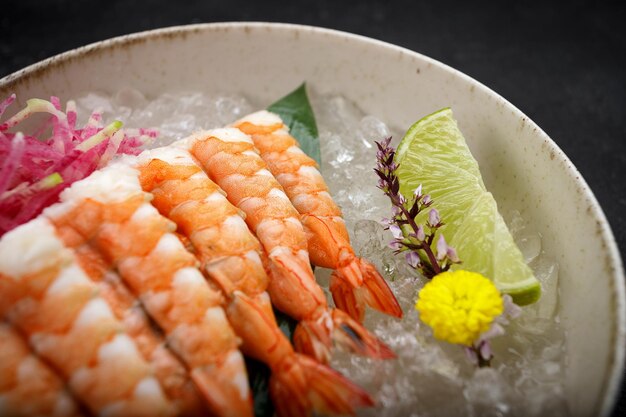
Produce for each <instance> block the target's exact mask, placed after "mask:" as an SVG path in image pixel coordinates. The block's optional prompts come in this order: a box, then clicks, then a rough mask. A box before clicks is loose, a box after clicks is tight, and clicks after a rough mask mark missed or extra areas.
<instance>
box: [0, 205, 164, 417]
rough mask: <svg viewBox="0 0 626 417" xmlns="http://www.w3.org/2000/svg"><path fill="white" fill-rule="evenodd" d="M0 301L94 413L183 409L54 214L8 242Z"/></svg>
mask: <svg viewBox="0 0 626 417" xmlns="http://www.w3.org/2000/svg"><path fill="white" fill-rule="evenodd" d="M0 305H1V306H2V310H1V313H2V314H3V315H4V317H5V319H6V320H8V321H9V322H10V323H12V324H13V325H14V326H15V327H16V328H19V330H20V332H21V333H22V334H24V335H25V337H26V338H27V340H28V343H29V345H30V346H32V347H33V349H34V351H35V352H36V353H37V355H38V356H39V357H41V358H42V359H45V361H46V362H48V363H50V364H51V365H53V366H54V367H55V369H57V370H58V371H59V372H60V373H61V375H62V377H63V379H64V381H66V383H67V384H68V386H69V387H70V389H71V391H72V392H73V393H74V394H75V396H76V397H77V398H80V399H81V400H82V401H83V402H84V404H85V405H86V406H87V407H88V408H89V409H90V411H91V412H93V413H94V414H102V415H107V416H169V415H174V413H175V412H176V410H175V407H174V405H173V404H172V403H171V402H170V400H169V399H168V398H167V397H166V395H165V393H164V392H163V389H162V387H161V386H160V384H159V382H158V381H157V379H156V378H155V377H154V376H153V375H152V373H151V368H150V365H149V363H147V362H146V361H145V360H144V358H143V357H142V355H141V353H140V352H139V349H138V347H137V345H136V344H135V343H134V341H133V340H132V338H130V337H129V336H128V335H127V334H126V333H125V332H124V328H123V325H122V323H121V322H120V321H119V320H118V319H117V318H116V317H115V315H114V313H113V312H112V310H111V308H110V307H109V305H108V304H107V303H106V301H105V300H104V299H103V298H102V297H100V295H99V291H98V288H97V286H96V284H94V283H93V282H92V281H91V280H89V278H88V277H87V275H86V273H85V272H84V271H83V269H82V268H81V267H80V265H79V264H78V263H77V262H76V258H75V257H74V254H73V252H72V251H71V250H70V249H68V248H67V247H65V246H64V245H63V243H62V241H61V240H60V239H59V238H58V237H57V235H56V233H55V229H54V227H53V226H52V224H51V223H50V222H49V221H47V220H46V219H44V218H41V217H40V218H38V219H35V220H33V221H31V222H29V223H27V224H25V225H22V226H20V227H18V228H16V229H14V230H12V231H11V232H9V233H7V234H5V235H4V236H3V237H2V239H1V240H0Z"/></svg>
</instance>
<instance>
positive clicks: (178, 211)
mask: <svg viewBox="0 0 626 417" xmlns="http://www.w3.org/2000/svg"><path fill="white" fill-rule="evenodd" d="M140 159H141V161H142V162H141V163H140V165H139V169H140V171H141V176H140V179H141V184H142V187H143V188H144V190H146V191H149V192H151V193H152V195H153V196H154V200H153V201H152V204H153V205H154V206H155V207H156V208H157V209H158V210H159V211H160V212H161V214H163V215H164V216H166V217H168V218H170V219H171V220H173V221H174V222H175V223H176V224H177V225H178V230H179V232H181V233H182V234H183V235H184V236H186V237H187V238H188V239H189V241H190V243H191V245H192V246H193V248H194V249H195V254H196V256H197V257H198V259H199V260H200V262H201V264H202V270H203V271H205V272H206V273H207V275H208V277H209V278H210V279H212V280H213V281H214V282H215V283H217V285H218V286H219V287H220V288H221V289H222V292H223V294H224V295H225V308H226V312H227V315H228V319H229V321H230V323H231V325H232V326H233V328H234V329H235V332H236V333H237V335H239V336H240V337H241V338H242V339H243V345H242V348H243V350H244V352H245V353H246V354H248V355H249V356H251V357H253V358H255V359H257V360H260V361H262V362H264V363H266V364H267V365H268V366H269V367H270V369H271V370H272V377H271V379H270V386H271V393H272V400H273V403H274V405H275V407H276V410H277V413H278V415H279V416H294V417H295V416H304V415H309V414H310V412H311V411H312V410H315V411H317V412H321V413H332V414H346V413H353V412H354V408H355V407H359V406H369V405H372V400H371V399H370V397H369V396H368V395H367V393H365V392H364V391H362V390H361V389H359V388H358V387H356V386H355V385H354V384H352V383H351V382H349V381H348V380H346V379H345V378H343V377H342V376H341V375H339V374H337V373H336V372H334V371H332V370H330V369H329V368H327V367H325V366H322V365H319V364H317V363H315V362H314V361H311V360H310V359H307V358H306V357H305V356H302V355H299V354H296V353H295V352H294V351H293V349H292V347H291V344H290V343H289V341H288V340H287V338H286V337H285V336H284V335H283V333H282V332H281V330H280V329H279V327H278V325H277V324H276V320H275V318H274V314H273V312H272V307H271V303H270V299H269V296H268V295H267V293H266V292H265V289H266V287H267V284H268V279H267V276H266V274H265V270H264V267H263V262H262V257H263V256H264V254H263V250H262V248H261V245H260V244H259V242H258V241H257V239H256V238H255V237H254V236H253V235H252V233H251V232H250V230H249V229H248V226H247V225H246V223H245V222H244V220H243V219H242V217H241V216H240V214H239V210H238V209H237V208H236V207H235V206H233V205H232V204H231V203H229V202H228V200H227V199H226V198H225V197H224V195H223V191H221V190H220V188H219V187H218V186H217V185H216V184H215V183H214V182H212V181H211V180H210V179H209V178H208V177H207V175H206V174H205V173H204V172H202V169H201V168H200V167H199V166H198V165H196V162H195V161H194V160H193V159H192V157H191V155H190V154H189V152H188V151H187V150H184V149H182V148H174V147H167V148H159V149H154V150H152V151H149V152H144V154H142V155H141V156H140Z"/></svg>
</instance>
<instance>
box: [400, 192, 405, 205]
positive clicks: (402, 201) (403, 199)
mask: <svg viewBox="0 0 626 417" xmlns="http://www.w3.org/2000/svg"><path fill="white" fill-rule="evenodd" d="M398 201H400V204H404V203H406V198H404V196H403V195H402V194H398Z"/></svg>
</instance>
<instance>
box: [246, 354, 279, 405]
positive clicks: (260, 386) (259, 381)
mask: <svg viewBox="0 0 626 417" xmlns="http://www.w3.org/2000/svg"><path fill="white" fill-rule="evenodd" d="M246 371H248V381H249V383H250V389H251V390H252V399H253V401H254V415H255V417H272V416H273V415H274V405H273V404H272V400H271V399H270V384H269V382H270V374H271V371H270V368H268V367H267V365H265V364H264V363H262V362H259V361H257V360H254V359H252V358H249V357H247V356H246Z"/></svg>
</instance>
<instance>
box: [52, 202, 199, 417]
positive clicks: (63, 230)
mask: <svg viewBox="0 0 626 417" xmlns="http://www.w3.org/2000/svg"><path fill="white" fill-rule="evenodd" d="M52 211H56V212H59V211H61V210H59V208H58V207H57V208H56V209H55V210H52ZM76 218H77V217H76V216H74V217H72V220H71V221H68V220H69V218H68V217H67V216H60V217H59V218H54V220H53V222H54V225H55V228H56V232H57V235H58V236H59V238H60V239H61V240H62V241H63V243H64V245H66V247H68V248H71V249H73V250H74V254H75V256H76V260H77V262H78V263H79V264H80V266H81V268H82V269H83V270H84V271H85V273H86V274H87V275H88V277H89V278H90V279H91V281H93V282H94V283H96V284H97V286H98V289H99V291H100V294H101V295H102V297H103V298H104V299H105V300H106V302H107V303H108V305H109V306H110V307H111V310H112V311H113V313H114V314H115V316H116V317H117V318H118V319H119V320H120V321H121V323H122V325H123V328H124V331H125V332H126V333H127V334H128V335H129V336H130V337H131V338H132V339H133V341H134V342H135V343H136V344H137V347H138V349H139V351H140V352H141V354H142V356H143V357H144V359H145V360H146V361H147V362H148V363H149V364H150V366H151V368H152V370H153V372H154V375H155V377H156V378H157V380H158V381H159V383H160V384H161V386H162V387H163V389H164V391H165V393H166V394H167V396H168V397H169V398H170V399H171V400H172V402H173V403H174V404H175V406H176V410H177V411H176V414H177V415H180V416H199V415H204V414H206V407H205V406H204V403H203V401H202V399H201V397H200V395H199V393H198V391H197V389H196V388H195V384H194V383H193V382H192V381H191V378H190V375H189V372H188V371H187V369H186V368H185V365H184V364H183V363H181V361H180V360H179V359H178V358H177V357H176V356H175V355H174V354H172V352H171V351H170V350H169V349H168V348H167V347H166V346H165V340H164V339H163V336H162V334H161V332H160V331H159V330H157V329H155V327H154V326H153V325H151V324H150V322H149V320H150V319H149V317H148V316H147V315H146V313H145V310H144V308H143V306H142V305H141V303H140V302H139V300H138V299H137V298H136V297H135V295H134V294H133V293H132V292H131V290H130V289H129V288H128V287H127V286H126V285H125V283H124V282H123V281H122V280H121V278H120V277H119V275H118V274H117V273H115V271H114V270H113V267H112V265H110V263H109V262H107V261H106V259H104V258H103V256H102V255H101V254H100V253H99V252H98V251H97V250H96V249H95V248H94V247H93V246H92V245H90V244H89V237H90V236H93V235H94V234H95V233H96V231H97V229H98V228H99V226H100V224H99V223H96V222H94V223H87V222H82V223H80V228H73V227H72V224H78V223H75V219H76Z"/></svg>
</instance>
